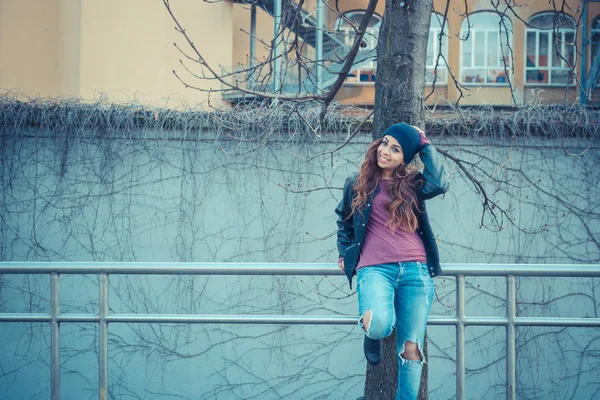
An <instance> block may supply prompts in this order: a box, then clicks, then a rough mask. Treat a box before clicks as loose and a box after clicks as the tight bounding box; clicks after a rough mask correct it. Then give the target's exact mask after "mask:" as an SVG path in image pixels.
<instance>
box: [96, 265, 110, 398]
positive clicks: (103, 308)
mask: <svg viewBox="0 0 600 400" xmlns="http://www.w3.org/2000/svg"><path fill="white" fill-rule="evenodd" d="M98 286H99V290H100V306H99V310H98V317H99V318H100V321H99V323H98V324H99V333H98V335H99V336H98V340H99V344H98V352H99V357H98V360H99V361H98V364H99V365H98V367H99V368H98V370H99V377H98V378H99V379H98V386H99V388H98V389H99V390H98V397H99V399H100V400H106V399H107V398H108V322H106V317H107V315H108V275H107V274H99V275H98Z"/></svg>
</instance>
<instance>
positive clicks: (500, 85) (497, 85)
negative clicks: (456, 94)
mask: <svg viewBox="0 0 600 400" xmlns="http://www.w3.org/2000/svg"><path fill="white" fill-rule="evenodd" d="M459 83H460V84H461V85H463V86H467V87H495V88H510V85H509V84H508V83H479V82H459ZM514 86H515V85H514V83H513V87H514Z"/></svg>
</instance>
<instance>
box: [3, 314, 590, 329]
mask: <svg viewBox="0 0 600 400" xmlns="http://www.w3.org/2000/svg"><path fill="white" fill-rule="evenodd" d="M51 320H52V317H51V316H50V314H41V313H38V314H27V313H13V314H9V313H6V314H0V322H50V321H51ZM56 320H57V321H58V322H60V323H63V322H71V323H75V322H80V323H85V322H94V323H98V322H99V321H100V318H99V317H98V316H97V315H93V314H61V315H59V316H58V318H57V319H56ZM106 321H107V322H113V323H166V324H177V323H184V324H256V325H294V324H306V325H354V324H356V321H358V316H345V315H211V314H112V315H108V316H107V317H106ZM457 323H458V319H457V318H456V317H452V316H441V315H432V316H430V317H429V319H428V320H427V325H430V326H455V325H456V324H457ZM465 325H469V326H507V325H508V320H507V318H505V317H465ZM515 325H516V326H547V327H600V318H560V317H557V318H543V317H517V318H516V320H515Z"/></svg>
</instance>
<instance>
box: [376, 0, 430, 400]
mask: <svg viewBox="0 0 600 400" xmlns="http://www.w3.org/2000/svg"><path fill="white" fill-rule="evenodd" d="M432 9H433V0H386V2H385V12H384V14H383V21H382V23H381V28H380V30H379V43H378V45H377V80H376V82H375V115H374V121H373V123H374V127H373V138H379V137H381V136H382V135H383V132H384V131H385V129H386V128H387V127H388V126H390V125H392V124H394V123H396V122H407V123H409V124H412V125H421V126H422V123H423V97H424V92H425V60H426V57H427V37H428V35H429V23H430V18H431V12H432ZM426 350H427V345H426V343H425V346H424V349H423V351H424V353H425V358H427V353H426ZM397 371H398V355H397V354H396V333H395V331H394V333H393V334H392V335H391V336H390V337H388V338H386V339H384V340H383V346H382V360H381V363H380V364H379V365H378V366H376V367H372V366H370V365H368V366H367V378H366V381H365V399H366V400H393V399H394V396H395V394H396V386H397V375H398V372H397ZM427 372H428V371H427V364H425V365H424V368H423V375H422V376H421V388H420V390H419V399H420V400H423V399H427V398H428V395H427Z"/></svg>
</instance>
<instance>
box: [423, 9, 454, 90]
mask: <svg viewBox="0 0 600 400" xmlns="http://www.w3.org/2000/svg"><path fill="white" fill-rule="evenodd" d="M434 18H436V19H437V20H438V21H439V19H443V18H444V16H443V15H441V14H438V13H436V12H432V13H431V21H433V19H434ZM444 30H445V31H446V32H447V30H448V20H446V22H445V23H444ZM441 31H442V27H441V23H440V26H439V27H435V28H432V27H431V22H430V25H429V38H431V37H432V34H433V35H435V36H434V39H433V46H434V49H433V50H432V51H433V54H432V64H427V58H425V85H429V86H433V80H431V81H429V80H428V79H427V73H428V72H429V71H431V73H432V74H436V72H435V60H436V59H437V57H438V54H439V53H440V51H439V44H440V41H439V34H440V32H441ZM429 38H428V40H429ZM427 44H429V43H427ZM442 46H443V49H444V51H443V57H444V58H445V59H446V60H447V59H448V36H447V35H444V36H443V37H442ZM427 47H429V46H427ZM428 53H429V51H428ZM428 56H429V55H427V57H428ZM440 70H443V71H445V79H444V80H443V81H441V80H440V79H439V78H438V79H436V81H435V84H436V86H437V85H440V86H447V85H448V75H449V73H448V65H447V64H446V62H445V61H444V59H441V60H440V63H439V64H438V66H437V71H438V72H439V71H440Z"/></svg>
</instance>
